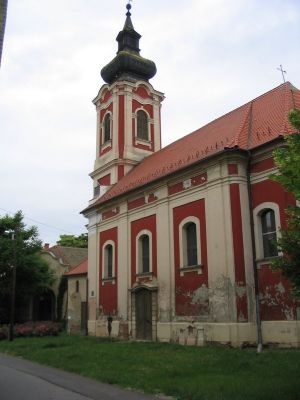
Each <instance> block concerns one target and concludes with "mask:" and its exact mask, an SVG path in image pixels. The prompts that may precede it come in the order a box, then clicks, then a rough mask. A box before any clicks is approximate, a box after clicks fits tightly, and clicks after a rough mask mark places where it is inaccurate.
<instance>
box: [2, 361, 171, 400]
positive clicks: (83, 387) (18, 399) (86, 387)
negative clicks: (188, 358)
mask: <svg viewBox="0 0 300 400" xmlns="http://www.w3.org/2000/svg"><path fill="white" fill-rule="evenodd" d="M0 399H1V400H116V399H118V400H154V399H156V400H157V399H166V397H164V396H161V397H155V396H150V395H146V394H142V393H136V392H131V391H130V390H122V389H119V388H118V387H115V386H113V385H108V384H104V383H100V382H97V381H94V380H92V379H88V378H83V377H81V376H79V375H75V374H71V373H68V372H64V371H60V370H58V369H55V368H50V367H45V366H42V365H39V364H36V363H33V362H30V361H27V360H23V359H20V358H15V357H11V356H7V355H3V354H0Z"/></svg>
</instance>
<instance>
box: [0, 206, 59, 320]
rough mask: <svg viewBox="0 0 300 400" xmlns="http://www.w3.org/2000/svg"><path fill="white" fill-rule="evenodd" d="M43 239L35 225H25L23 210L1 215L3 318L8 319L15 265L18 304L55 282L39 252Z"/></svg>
mask: <svg viewBox="0 0 300 400" xmlns="http://www.w3.org/2000/svg"><path fill="white" fill-rule="evenodd" d="M41 248H42V242H41V241H40V240H39V239H38V231H37V228H36V227H34V226H33V227H29V228H26V226H25V224H24V222H23V214H22V212H21V211H18V212H17V213H16V214H15V215H14V216H12V217H11V216H8V215H5V216H3V217H0V322H2V323H3V322H7V319H8V315H9V308H10V306H9V304H10V295H11V287H12V286H11V285H12V274H13V267H16V270H15V271H16V308H18V307H21V306H24V304H27V303H28V301H29V300H30V298H31V297H32V296H34V295H36V294H40V293H43V291H44V290H45V289H46V288H47V287H48V286H49V285H51V284H52V283H53V281H54V276H53V273H52V271H51V270H50V268H49V266H48V264H47V263H46V262H45V261H44V260H42V258H41V257H40V256H39V251H40V250H41Z"/></svg>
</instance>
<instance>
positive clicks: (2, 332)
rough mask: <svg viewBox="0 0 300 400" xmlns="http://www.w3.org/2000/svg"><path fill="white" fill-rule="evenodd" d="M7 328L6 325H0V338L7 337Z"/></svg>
mask: <svg viewBox="0 0 300 400" xmlns="http://www.w3.org/2000/svg"><path fill="white" fill-rule="evenodd" d="M7 336H8V329H7V326H6V325H4V326H0V340H3V339H7Z"/></svg>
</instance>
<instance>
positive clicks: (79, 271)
mask: <svg viewBox="0 0 300 400" xmlns="http://www.w3.org/2000/svg"><path fill="white" fill-rule="evenodd" d="M87 271H88V260H87V259H86V260H84V261H83V262H82V263H80V264H79V265H77V266H76V267H74V268H72V269H71V271H69V272H66V273H65V275H66V276H76V275H86V274H87Z"/></svg>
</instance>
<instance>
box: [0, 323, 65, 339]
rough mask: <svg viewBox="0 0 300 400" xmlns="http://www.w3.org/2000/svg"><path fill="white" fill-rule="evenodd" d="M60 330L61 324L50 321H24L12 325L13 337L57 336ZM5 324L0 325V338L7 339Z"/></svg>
mask: <svg viewBox="0 0 300 400" xmlns="http://www.w3.org/2000/svg"><path fill="white" fill-rule="evenodd" d="M60 331H61V324H59V323H57V322H52V321H41V322H25V323H24V324H16V325H15V326H14V336H15V337H30V336H57V335H58V334H59V332H60ZM7 337H8V328H7V326H2V327H0V340H3V339H7Z"/></svg>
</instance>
